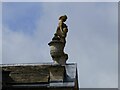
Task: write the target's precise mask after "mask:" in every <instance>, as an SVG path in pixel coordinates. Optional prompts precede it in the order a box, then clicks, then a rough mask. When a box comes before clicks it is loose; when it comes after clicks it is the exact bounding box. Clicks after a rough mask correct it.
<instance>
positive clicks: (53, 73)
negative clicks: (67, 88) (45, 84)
mask: <svg viewBox="0 0 120 90" xmlns="http://www.w3.org/2000/svg"><path fill="white" fill-rule="evenodd" d="M49 71H50V82H56V81H58V82H63V80H64V76H65V66H60V65H55V66H52V67H50V69H49Z"/></svg>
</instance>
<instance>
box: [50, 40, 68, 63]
mask: <svg viewBox="0 0 120 90" xmlns="http://www.w3.org/2000/svg"><path fill="white" fill-rule="evenodd" d="M48 45H49V46H50V55H51V57H52V59H53V61H54V64H59V65H65V64H66V61H67V59H68V54H65V53H64V43H63V42H61V41H59V40H52V41H51V42H50V43H48Z"/></svg>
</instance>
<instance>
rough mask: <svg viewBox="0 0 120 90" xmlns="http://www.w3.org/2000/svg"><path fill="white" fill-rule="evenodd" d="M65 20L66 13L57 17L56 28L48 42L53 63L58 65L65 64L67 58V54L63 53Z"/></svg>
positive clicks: (66, 30) (65, 34) (66, 29)
mask: <svg viewBox="0 0 120 90" xmlns="http://www.w3.org/2000/svg"><path fill="white" fill-rule="evenodd" d="M66 20H67V16H66V15H63V16H60V17H59V24H58V27H57V30H56V32H55V34H54V37H53V38H52V41H51V42H50V43H48V45H49V46H50V54H51V57H52V59H53V61H54V63H55V64H60V65H65V64H66V61H67V59H68V54H66V53H64V47H65V44H66V36H67V32H68V28H67V25H66V24H65V23H64V22H65V21H66Z"/></svg>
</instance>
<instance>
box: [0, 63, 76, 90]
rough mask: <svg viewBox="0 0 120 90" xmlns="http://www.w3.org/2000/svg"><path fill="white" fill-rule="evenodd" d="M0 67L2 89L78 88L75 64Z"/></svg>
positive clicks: (68, 89) (43, 89) (45, 89)
mask: <svg viewBox="0 0 120 90" xmlns="http://www.w3.org/2000/svg"><path fill="white" fill-rule="evenodd" d="M0 68H2V90H78V82H77V71H76V64H67V65H63V66H61V65H58V64H57V65H54V64H52V63H51V64H50V63H49V64H37V65H36V64H27V65H25V64H20V65H1V67H0ZM76 86H77V87H76Z"/></svg>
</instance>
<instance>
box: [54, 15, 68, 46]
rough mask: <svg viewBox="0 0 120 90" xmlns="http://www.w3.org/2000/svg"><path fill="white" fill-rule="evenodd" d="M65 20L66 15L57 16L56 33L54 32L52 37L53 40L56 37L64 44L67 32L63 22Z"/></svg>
mask: <svg viewBox="0 0 120 90" xmlns="http://www.w3.org/2000/svg"><path fill="white" fill-rule="evenodd" d="M66 20H67V16H66V15H64V16H60V17H59V24H58V27H57V30H56V33H55V34H54V35H55V36H54V37H53V40H55V39H56V38H58V39H59V40H60V41H61V42H63V43H64V45H65V44H66V36H67V32H68V28H67V25H66V24H65V23H64V22H65V21H66Z"/></svg>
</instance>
